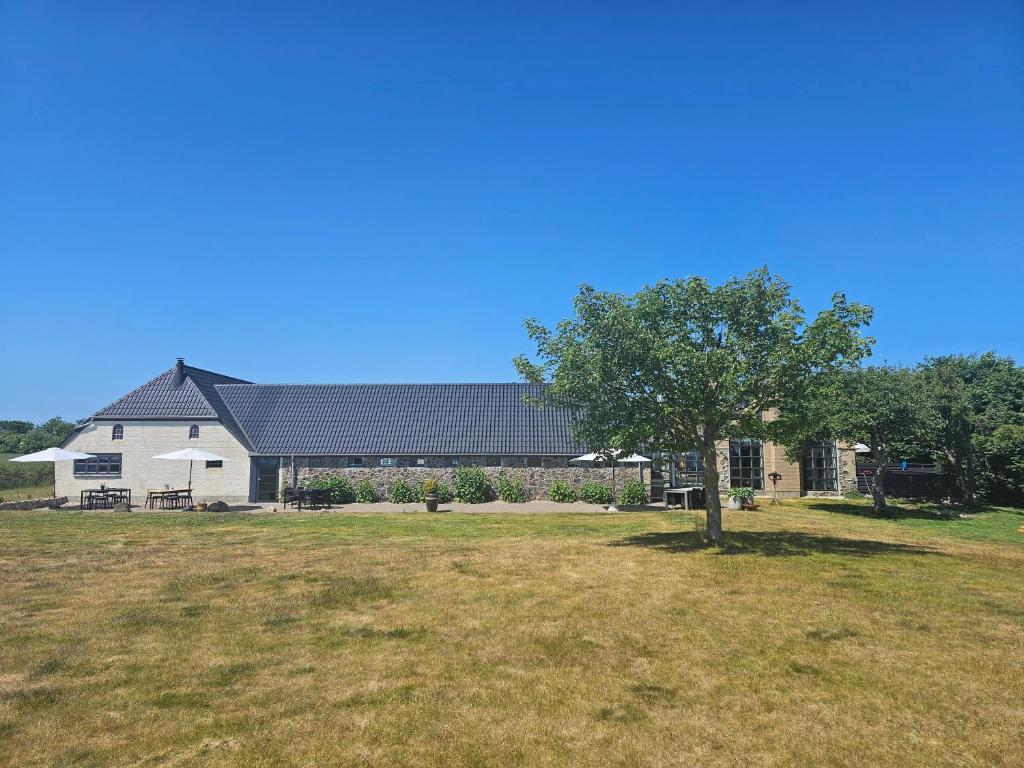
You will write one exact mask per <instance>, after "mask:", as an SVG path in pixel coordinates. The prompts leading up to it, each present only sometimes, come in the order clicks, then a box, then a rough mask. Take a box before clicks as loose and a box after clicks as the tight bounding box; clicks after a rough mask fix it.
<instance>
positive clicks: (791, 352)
mask: <svg viewBox="0 0 1024 768" xmlns="http://www.w3.org/2000/svg"><path fill="white" fill-rule="evenodd" d="M573 306H574V309H575V316H574V317H572V318H570V319H566V320H563V321H561V322H560V323H559V324H558V325H557V327H556V328H555V330H554V331H551V330H548V329H547V328H545V327H544V326H542V325H540V324H539V323H538V322H536V321H535V320H533V319H529V320H527V321H526V323H525V327H526V330H527V332H528V334H529V336H530V338H531V340H532V341H533V342H534V343H535V344H536V348H537V352H536V362H533V361H531V360H530V359H528V358H526V357H525V356H520V357H517V358H516V360H515V364H516V367H517V369H518V370H519V372H520V374H521V375H522V376H523V377H524V378H525V379H526V380H527V381H530V382H537V383H539V382H549V383H550V387H549V388H548V390H547V395H546V397H547V399H548V400H549V401H550V402H552V403H553V404H557V405H560V406H562V407H567V408H570V409H573V410H574V411H575V412H576V413H577V417H576V420H575V424H574V435H575V437H576V438H577V439H578V440H579V441H580V442H582V443H584V444H586V445H587V446H588V448H589V449H590V450H592V451H595V452H598V453H604V454H605V455H608V456H610V455H611V453H612V452H613V451H615V450H624V451H627V452H630V451H637V450H642V449H650V448H651V447H659V448H663V449H665V450H669V451H673V452H683V451H688V450H692V449H696V450H698V451H699V452H700V454H701V457H702V458H703V461H704V478H705V480H704V482H705V486H706V487H707V488H708V489H709V490H710V493H708V494H707V496H708V499H707V515H708V526H707V531H708V537H709V538H710V539H711V540H712V542H715V543H717V542H719V541H720V540H721V535H722V507H721V500H720V498H719V494H718V492H717V489H718V456H717V451H716V444H717V443H718V442H719V441H720V440H725V439H728V438H730V437H748V436H751V437H754V436H760V435H764V434H767V432H768V430H769V427H768V425H767V423H766V422H765V421H764V419H763V414H764V413H765V412H768V411H771V410H773V409H779V408H781V407H783V405H784V404H785V403H786V401H787V399H789V398H792V397H795V396H797V394H798V393H799V391H800V390H801V389H802V388H803V387H805V386H808V385H809V384H810V382H811V381H812V380H814V379H815V378H816V377H818V376H822V375H825V374H827V373H829V372H831V371H833V370H837V369H841V368H844V367H848V366H851V365H855V364H856V363H857V362H858V361H859V360H860V359H861V358H862V357H863V356H865V355H866V354H867V353H868V351H869V349H870V343H871V340H870V339H867V338H864V337H862V336H861V335H860V329H861V328H862V327H863V326H864V325H866V324H867V323H868V321H869V320H870V317H871V310H870V309H869V308H868V307H865V306H862V305H860V304H856V303H852V302H847V300H846V298H845V297H844V296H843V295H842V294H835V295H834V296H833V297H832V305H831V307H830V308H828V309H826V310H824V311H822V312H821V313H819V314H818V316H817V317H816V319H815V320H814V321H813V322H811V323H807V322H806V320H805V316H804V312H803V309H802V308H801V307H800V305H799V303H798V302H797V301H796V300H795V299H793V298H792V297H791V296H790V286H789V285H788V284H787V283H786V282H784V281H783V280H782V279H780V278H778V277H772V276H770V275H769V273H768V271H767V269H763V268H762V269H759V270H757V271H755V272H752V273H750V274H749V275H746V276H745V277H742V278H732V279H730V280H727V281H726V282H725V283H723V284H722V285H719V286H712V285H710V284H709V283H708V281H707V280H705V279H703V278H700V277H691V278H687V279H684V280H673V281H662V282H659V283H657V284H656V285H654V286H649V287H645V288H644V289H643V290H641V291H640V292H638V293H636V294H635V295H625V294H618V293H606V292H599V291H596V290H594V289H593V288H592V287H590V286H587V285H584V286H581V287H580V291H579V294H578V295H577V296H576V298H575V299H574V302H573Z"/></svg>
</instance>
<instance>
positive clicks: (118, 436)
mask: <svg viewBox="0 0 1024 768" xmlns="http://www.w3.org/2000/svg"><path fill="white" fill-rule="evenodd" d="M110 439H111V440H124V425H123V424H115V425H114V428H113V429H112V430H111V431H110Z"/></svg>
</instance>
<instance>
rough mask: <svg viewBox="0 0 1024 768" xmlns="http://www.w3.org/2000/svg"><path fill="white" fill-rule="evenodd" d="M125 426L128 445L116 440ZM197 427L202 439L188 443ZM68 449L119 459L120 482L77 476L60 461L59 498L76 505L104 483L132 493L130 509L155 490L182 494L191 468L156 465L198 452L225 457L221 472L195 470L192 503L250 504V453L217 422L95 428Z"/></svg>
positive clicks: (108, 424) (125, 423)
mask: <svg viewBox="0 0 1024 768" xmlns="http://www.w3.org/2000/svg"><path fill="white" fill-rule="evenodd" d="M117 423H120V424H122V425H123V426H124V439H122V440H112V439H111V433H112V431H113V426H114V424H117ZM193 423H194V424H198V425H199V437H198V438H196V439H193V440H190V439H189V437H188V433H189V427H190V426H191V425H192V424H193ZM67 448H68V449H69V450H73V451H82V452H84V453H120V454H121V475H120V477H109V476H106V477H101V476H97V475H86V476H75V474H74V462H73V461H59V462H57V463H56V464H55V465H54V466H55V467H56V472H57V495H58V496H67V497H68V502H69V503H71V504H77V503H78V499H79V494H80V493H81V491H82V489H84V488H98V487H99V486H100V484H101V483H103V484H105V485H108V486H111V487H114V488H131V489H132V503H133V504H139V505H141V504H144V503H145V501H146V491H147V490H149V489H151V488H165V487H171V488H184V487H185V486H186V485H187V484H188V462H187V461H167V460H166V459H154V458H153V456H156V455H157V454H159V453H169V452H170V451H177V450H181V449H182V448H199V449H201V450H204V451H210V452H211V453H216V454H218V455H219V456H223V457H224V458H225V459H226V461H225V462H224V466H223V467H222V468H221V469H215V468H211V469H207V468H206V464H205V463H204V462H195V463H194V464H193V466H192V491H193V494H192V498H193V499H194V500H195V501H196V502H200V501H225V502H227V503H229V504H239V503H244V502H246V501H247V500H248V498H249V452H248V451H247V450H246V449H245V447H244V446H243V445H242V444H241V443H239V442H238V441H237V440H236V439H235V438H234V436H233V435H232V434H231V433H230V432H228V430H226V429H225V428H224V427H223V426H222V425H221V424H220V423H219V422H215V421H196V422H188V421H122V422H116V421H99V422H93V423H92V424H89V425H88V426H87V427H85V428H84V429H83V430H82V431H81V432H79V433H78V434H77V435H75V437H74V438H73V439H72V440H71V442H70V443H68V445H67Z"/></svg>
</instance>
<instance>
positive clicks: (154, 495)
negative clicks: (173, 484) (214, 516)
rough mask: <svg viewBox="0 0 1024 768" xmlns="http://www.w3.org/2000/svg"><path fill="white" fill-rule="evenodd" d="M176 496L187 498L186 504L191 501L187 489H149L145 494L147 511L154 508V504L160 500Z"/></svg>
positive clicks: (190, 493)
mask: <svg viewBox="0 0 1024 768" xmlns="http://www.w3.org/2000/svg"><path fill="white" fill-rule="evenodd" d="M176 496H183V497H186V498H187V500H188V501H187V503H191V501H192V491H191V489H187V488H162V489H154V488H151V489H149V490H148V491H147V492H146V506H147V507H148V508H149V509H155V508H156V506H155V505H156V502H157V500H158V499H161V498H171V497H176Z"/></svg>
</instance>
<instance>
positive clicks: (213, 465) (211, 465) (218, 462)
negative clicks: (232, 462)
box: [206, 459, 224, 469]
mask: <svg viewBox="0 0 1024 768" xmlns="http://www.w3.org/2000/svg"><path fill="white" fill-rule="evenodd" d="M223 466H224V462H223V461H221V460H220V459H217V460H216V461H208V462H206V468H207V469H220V468H221V467H223Z"/></svg>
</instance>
